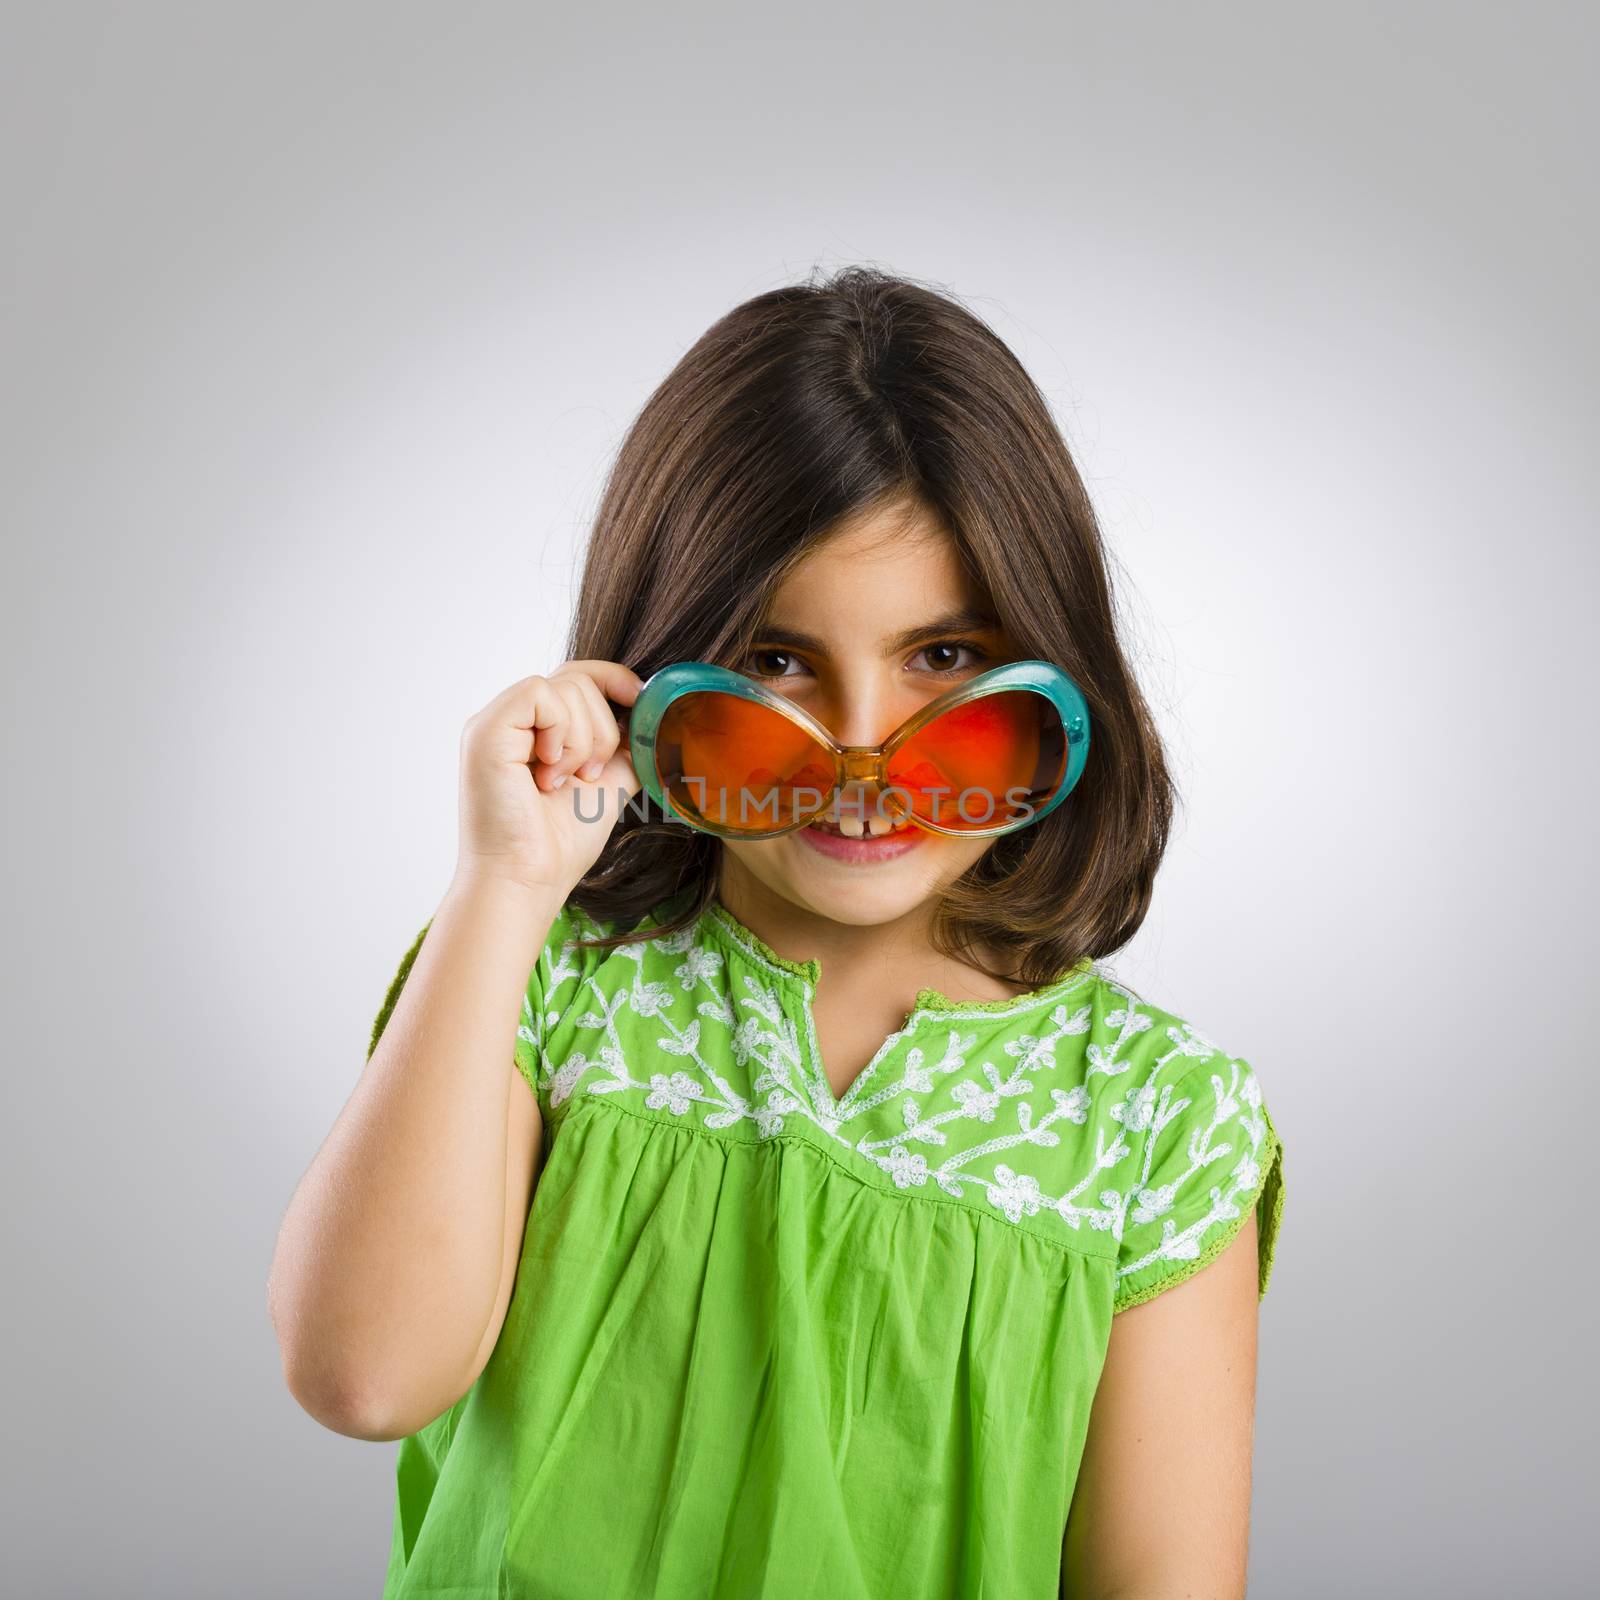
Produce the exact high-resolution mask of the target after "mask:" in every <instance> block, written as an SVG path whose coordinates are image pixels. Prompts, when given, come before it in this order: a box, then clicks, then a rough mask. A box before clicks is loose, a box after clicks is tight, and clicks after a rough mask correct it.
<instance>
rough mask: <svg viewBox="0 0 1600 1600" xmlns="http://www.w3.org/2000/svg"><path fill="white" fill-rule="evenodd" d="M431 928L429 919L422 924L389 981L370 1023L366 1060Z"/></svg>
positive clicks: (369, 1058)
mask: <svg viewBox="0 0 1600 1600" xmlns="http://www.w3.org/2000/svg"><path fill="white" fill-rule="evenodd" d="M432 926H433V918H432V917H429V918H428V920H427V921H426V922H425V923H423V925H422V928H421V931H420V932H419V933H418V934H417V936H416V938H415V939H413V940H412V941H411V948H410V949H409V950H407V951H406V953H405V954H404V955H403V956H402V957H401V958H400V966H399V968H398V970H397V971H396V972H395V975H394V977H392V978H391V979H390V980H389V992H388V993H387V994H386V995H384V997H383V1004H382V1005H381V1006H380V1007H379V1008H378V1015H377V1016H376V1017H375V1018H374V1019H373V1022H372V1036H371V1038H369V1039H368V1040H367V1060H368V1061H370V1060H371V1059H372V1052H373V1051H374V1050H376V1049H377V1048H378V1040H379V1039H381V1038H382V1037H383V1030H384V1029H385V1028H386V1027H388V1025H389V1018H390V1017H391V1016H392V1015H393V1013H394V1008H395V1002H396V1001H397V1000H399V998H400V991H401V990H402V989H403V988H405V986H406V976H407V974H409V973H410V971H411V968H412V966H413V964H414V963H415V961H416V959H417V951H419V950H420V949H421V948H422V940H423V936H424V935H425V934H426V933H427V931H428V929H429V928H431V927H432Z"/></svg>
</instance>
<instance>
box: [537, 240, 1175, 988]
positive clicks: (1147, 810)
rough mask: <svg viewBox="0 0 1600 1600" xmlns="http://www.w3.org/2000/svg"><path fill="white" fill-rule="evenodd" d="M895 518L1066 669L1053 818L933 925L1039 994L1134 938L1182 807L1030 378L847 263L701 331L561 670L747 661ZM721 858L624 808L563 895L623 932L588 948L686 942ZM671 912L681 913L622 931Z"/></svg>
mask: <svg viewBox="0 0 1600 1600" xmlns="http://www.w3.org/2000/svg"><path fill="white" fill-rule="evenodd" d="M814 278H815V274H813V279H814ZM907 497H914V498H915V500H916V501H918V502H920V503H921V505H922V506H923V507H925V508H926V509H927V510H928V511H929V512H931V513H933V514H934V515H936V516H937V518H938V519H939V520H940V521H941V522H942V523H943V524H944V526H945V527H946V528H947V530H948V531H949V533H950V534H951V536H952V537H953V538H954V540H955V541H956V545H957V548H958V549H959V551H960V552H961V557H962V560H963V561H964V562H965V563H966V566H967V569H968V572H969V576H970V577H971V579H972V580H973V581H974V582H975V583H976V584H977V585H978V586H979V587H980V589H982V590H985V591H987V595H988V597H989V598H990V599H991V600H992V602H993V604H994V606H995V608H996V610H997V613H998V615H999V617H1000V619H1001V622H1002V623H1003V625H1004V626H1005V628H1006V630H1007V631H1008V633H1009V634H1010V635H1011V638H1012V640H1013V641H1014V643H1015V644H1016V645H1017V647H1018V648H1019V650H1020V652H1021V654H1022V655H1024V656H1030V657H1041V658H1043V659H1045V660H1048V661H1053V662H1055V663H1056V664H1057V665H1058V666H1060V667H1062V668H1063V669H1064V670H1065V671H1066V672H1068V673H1069V674H1070V675H1071V676H1072V678H1073V679H1074V681H1075V682H1076V683H1077V684H1078V686H1079V687H1080V688H1081V689H1082V690H1083V693H1084V696H1085V698H1086V699H1087V701H1088V704H1089V715H1090V727H1091V743H1090V753H1089V761H1088V765H1087V766H1086V767H1085V768H1084V772H1083V776H1082V778H1081V779H1080V780H1079V782H1078V785H1077V787H1076V788H1075V789H1074V790H1073V791H1072V794H1071V795H1070V796H1069V798H1068V799H1067V801H1066V802H1065V803H1064V804H1062V805H1060V806H1057V807H1056V808H1055V810H1054V811H1052V812H1051V813H1050V814H1049V815H1048V816H1047V817H1044V818H1042V819H1041V820H1040V821H1039V822H1038V823H1037V824H1035V825H1033V826H1030V827H1026V828H1020V829H1018V830H1016V831H1015V832H1014V833H1010V834H1002V835H1000V836H999V837H998V838H996V840H995V841H994V843H993V844H992V845H991V846H990V848H989V849H988V851H986V852H985V854H984V855H983V856H982V857H980V858H979V860H978V861H977V862H976V863H974V865H973V866H972V867H971V868H970V869H969V870H968V871H967V872H965V873H963V874H962V875H961V877H960V878H958V879H957V880H955V881H954V882H953V883H951V884H949V885H947V886H946V887H945V888H944V889H943V890H942V891H941V892H940V903H939V906H938V907H937V910H936V915H935V918H934V940H935V944H936V946H937V947H938V948H939V950H940V951H941V952H942V953H944V954H947V955H952V956H955V957H957V958H958V959H961V960H965V961H968V962H970V963H971V964H973V965H975V966H978V967H979V968H980V969H981V970H983V971H985V972H989V974H990V976H993V977H999V978H1004V979H1006V980H1008V981H1011V982H1020V983H1023V984H1026V985H1028V986H1029V987H1038V986H1041V985H1043V984H1045V983H1048V982H1050V981H1052V980H1053V979H1055V978H1056V977H1058V976H1060V975H1062V974H1063V973H1065V972H1066V971H1067V970H1068V969H1069V968H1070V967H1071V966H1073V965H1074V964H1075V963H1076V962H1077V961H1078V960H1080V959H1081V958H1082V957H1083V956H1085V955H1089V956H1094V957H1100V956H1104V955H1107V954H1109V953H1110V952H1111V951H1113V950H1115V949H1117V948H1119V947H1120V946H1121V945H1123V944H1125V943H1126V942H1127V941H1128V940H1129V939H1130V938H1132V936H1133V935H1134V933H1135V932H1137V930H1138V928H1139V925H1140V924H1141V923H1142V922H1143V921H1144V917H1145V913H1146V912H1147V911H1148V909H1149V906H1150V898H1151V893H1152V889H1153V886H1154V881H1155V875H1156V870H1157V867H1158V866H1159V864H1160V861H1161V858H1162V855H1163V853H1164V852H1165V850H1166V845H1167V838H1168V833H1169V830H1170V827H1171V820H1172V813H1173V801H1174V793H1175V790H1174V784H1173V781H1172V778H1171V776H1170V774H1169V772H1168V768H1167V763H1166V759H1165V756H1164V753H1163V750H1162V746H1161V741H1160V738H1159V736H1158V734H1157V731H1156V727H1155V724H1154V721H1153V719H1152V717H1151V715H1150V712H1149V709H1148V707H1147V706H1146V703H1145V701H1144V698H1143V696H1142V695H1141V693H1140V690H1139V687H1138V685H1137V683H1136V682H1135V680H1134V676H1133V673H1132V671H1131V670H1130V668H1129V664H1128V662H1127V661H1126V660H1125V659H1124V656H1123V651H1122V648H1121V645H1120V643H1119V640H1118V637H1117V628H1116V621H1115V615H1114V606H1113V600H1112V593H1111V584H1110V579H1109V576H1108V572H1107V560H1106V552H1105V550H1104V547H1103V544H1102V540H1101V534H1100V528H1099V524H1098V522H1097V520H1096V518H1095V514H1094V510H1093V508H1092V506H1091V505H1090V503H1089V497H1088V494H1087V493H1086V492H1085V490H1084V486H1083V482H1082V480H1081V479H1080V477H1079V476H1078V471H1077V468H1076V467H1075V466H1074V465H1073V461H1072V457H1071V455H1070V454H1069V453H1068V450H1067V446H1066V443H1065V441H1064V440H1063V438H1062V436H1061V433H1060V431H1059V430H1058V428H1057V427H1056V424H1055V422H1054V420H1053V418H1052V416H1051V414H1050V410H1049V407H1048V405H1047V404H1046V402H1045V400H1044V397H1043V396H1042V395H1041V394H1040V392H1039V390H1038V388H1037V387H1036V386H1035V384H1034V383H1033V380H1032V379H1031V378H1030V377H1029V376H1028V374H1027V373H1026V372H1025V371H1024V370H1023V368H1022V366H1021V364H1020V363H1019V362H1018V360H1017V358H1016V357H1015V356H1014V355H1013V354H1012V352H1011V351H1010V349H1008V348H1007V346H1006V345H1005V344H1004V343H1003V342H1002V341H1001V340H1000V338H999V337H998V336H997V335H996V334H995V333H994V332H993V331H992V330H991V329H990V328H989V327H988V326H987V325H986V324H985V323H983V322H982V321H980V320H979V319H978V317H976V316H975V315H974V314H973V313H971V312H970V311H968V310H967V309H966V308H965V307H963V306H961V305H959V304H958V303H956V301H954V300H953V299H951V298H949V297H948V296H946V295H945V294H942V293H937V292H935V291H934V290H932V289H930V288H928V287H925V286H923V285H922V284H919V283H917V282H915V281H913V280H908V279H905V278H902V277H892V276H889V275H888V274H886V273H884V272H882V271H879V270H878V269H876V268H873V267H867V266H860V265H853V266H848V267H845V268H843V269H842V270H840V271H837V272H835V273H834V274H833V275H832V276H830V277H827V278H825V279H823V280H822V281H820V282H818V281H810V282H805V283H800V284H795V285H791V286H789V287H787V288H781V289H774V290H771V291H770V292H768V293H765V294H759V295H756V296H755V297H754V298H752V299H749V300H746V301H745V302H744V303H743V304H742V305H739V306H736V307H735V308H734V309H733V310H732V311H730V312H728V313H727V315H725V316H723V317H722V318H720V319H719V320H718V321H717V322H715V323H713V324H712V326H711V327H710V328H708V329H707V330H706V332H705V333H704V334H703V335H702V336H701V337H700V338H699V339H698V340H697V341H696V342H695V344H694V345H693V346H692V347H691V348H690V349H689V350H688V351H687V352H686V353H685V355H684V356H683V358H682V359H681V360H680V361H679V362H678V364H677V365H676V366H675V367H674V368H673V369H672V371H671V372H670V373H668V375H667V377H666V378H665V379H664V381H663V382H662V383H661V385H660V386H659V387H658V388H657V389H656V391H655V392H654V393H653V394H652V395H651V396H650V398H649V399H648V400H647V401H646V403H645V405H644V407H643V409H642V410H641V411H640V413H639V415H638V417H637V418H636V419H635V421H634V423H633V425H632V427H631V428H630V429H629V431H628V433H627V436H626V437H625V439H624V440H623V443H622V446H621V448H620V450H619V451H618V454H617V457H616V460H615V462H614V463H613V465H612V468H611V471H610V474H609V476H608V478H607V481H606V485H605V488H604V490H603V492H602V495H601V500H600V505H599V508H598V511H597V513H596V518H595V525H594V530H593V533H592V535H591V538H590V540H589V544H588V550H587V553H586V556H585V562H584V571H583V578H582V582H581V586H580V589H579V595H578V603H577V607H576V610H575V612H574V616H573V621H572V626H571V630H570V632H569V635H568V645H567V656H568V658H569V659H581V658H593V659H601V660H608V661H620V662H622V663H624V664H625V665H627V666H629V667H631V668H632V669H633V670H634V671H635V672H637V673H638V674H639V675H640V676H641V677H648V676H649V675H650V674H651V673H652V672H654V671H656V670H657V669H658V668H659V667H662V666H665V665H667V664H668V663H669V662H673V661H685V660H693V661H718V662H723V663H724V664H727V663H729V662H732V661H737V660H740V659H742V657H743V655H744V653H745V652H746V651H748V650H749V649H750V648H751V646H752V643H753V640H754V639H755V638H756V637H757V633H756V630H757V626H758V624H759V622H760V620H761V618H762V614H763V612H764V610H765V608H766V606H767V604H768V602H769V599H770V597H771V595H772V593H773V592H774V591H775V589H776V588H777V586H778V584H779V583H780V582H781V581H782V578H783V576H784V575H785V574H786V572H787V571H788V570H789V569H790V568H791V567H792V566H793V565H794V563H795V562H797V561H798V560H800V559H801V558H802V557H803V556H804V555H805V554H806V553H807V552H808V551H809V550H810V549H811V548H812V547H814V546H815V545H816V544H817V543H818V542H819V541H820V540H822V539H823V538H825V537H826V536H827V535H828V534H829V533H830V532H831V531H833V529H834V528H835V527H836V526H837V525H838V524H839V523H840V522H841V521H843V520H844V519H846V518H848V517H852V516H854V515H857V514H860V513H862V512H865V511H868V510H871V509H877V508H880V507H885V506H887V505H890V504H893V503H894V502H897V501H902V500H904V499H906V498H907ZM635 808H637V811H642V812H645V813H646V815H644V816H642V817H641V816H640V815H638V814H636V809H635ZM719 849H720V841H719V840H717V839H716V838H714V837H712V836H710V835H706V834H701V833H698V832H695V831H693V830H691V829H689V828H687V827H685V826H684V825H683V824H682V823H680V822H675V821H668V820H666V819H665V818H664V817H663V816H662V815H661V813H660V811H659V809H658V808H656V807H655V806H654V803H653V802H650V801H649V800H648V796H647V795H646V794H645V793H644V792H643V791H641V792H640V794H639V795H638V796H637V797H635V799H634V800H633V801H631V802H630V803H629V806H628V807H626V808H625V809H624V813H623V816H622V817H621V818H620V819H619V820H618V822H617V824H616V827H615V829H614V831H613V833H612V835H611V838H610V840H609V841H608V843H607V845H606V848H605V849H604V851H603V852H602V853H601V855H600V857H599V858H598V860H597V861H596V862H595V864H594V866H593V867H592V868H591V870H590V871H589V872H588V873H587V874H585V876H584V878H583V879H582V881H581V882H579V883H578V884H577V885H576V887H575V888H574V890H573V892H572V894H571V896H570V897H569V898H570V901H571V902H572V903H574V904H576V905H577V906H578V907H579V908H580V909H582V910H583V911H585V912H588V913H589V914H590V915H592V916H594V917H596V918H598V919H601V920H606V919H613V918H614V919H619V920H618V923H617V926H618V928H619V929H621V930H624V931H619V932H614V933H612V934H610V935H609V936H607V937H605V938H603V939H594V940H589V941H587V943H588V944H590V945H591V946H596V947H601V946H603V947H610V946H613V945H617V944H622V943H627V942H631V940H633V939H639V938H646V937H660V935H661V934H662V933H663V932H664V931H667V930H677V929H680V928H683V927H685V926H687V925H688V924H689V923H690V922H692V921H693V920H694V919H695V918H696V917H698V916H699V915H700V914H701V913H702V912H703V911H704V910H705V908H706V907H707V905H708V904H709V903H710V901H711V900H712V898H713V897H714V895H715V892H716V876H717V871H716V869H717V855H718V851H719ZM669 898H673V899H680V898H681V904H680V905H679V906H678V907H676V908H666V907H663V909H662V911H661V912H658V918H659V920H658V921H655V922H653V923H652V924H651V925H650V926H649V927H648V928H645V929H639V928H637V924H638V923H639V921H640V920H641V919H642V918H643V917H644V915H645V914H646V913H647V912H649V911H650V910H652V909H655V908H657V907H658V906H661V904H662V902H664V901H666V900H668V899H669ZM626 930H634V931H633V932H631V933H630V932H629V931H626ZM975 945H977V946H981V947H987V948H989V949H994V950H1004V951H1007V952H1009V953H1011V954H1012V956H1013V957H1014V967H1013V970H1012V971H1010V972H1006V973H995V972H993V971H991V969H989V968H988V967H987V965H985V964H984V963H983V962H982V961H981V960H980V959H978V957H977V956H976V954H975V950H974V946H975Z"/></svg>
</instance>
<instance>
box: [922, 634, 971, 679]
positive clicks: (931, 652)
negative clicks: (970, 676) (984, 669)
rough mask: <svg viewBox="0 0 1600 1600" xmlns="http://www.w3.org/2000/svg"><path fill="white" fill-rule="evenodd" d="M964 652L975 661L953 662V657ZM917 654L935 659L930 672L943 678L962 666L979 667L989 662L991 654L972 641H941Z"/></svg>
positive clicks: (927, 646)
mask: <svg viewBox="0 0 1600 1600" xmlns="http://www.w3.org/2000/svg"><path fill="white" fill-rule="evenodd" d="M962 651H966V653H967V654H968V655H969V656H971V657H972V658H973V659H972V660H970V661H966V662H957V661H952V660H951V659H950V657H951V656H952V655H959V654H960V653H961V652H962ZM917 654H918V655H919V656H929V657H933V658H934V664H933V665H932V666H931V667H930V668H929V670H930V671H932V672H934V673H936V674H939V675H941V676H949V675H950V674H951V673H953V672H958V671H960V669H961V667H962V666H979V665H981V664H982V663H983V662H985V661H987V660H989V652H988V651H987V650H985V649H984V648H983V646H982V645H980V644H977V643H975V642H974V641H973V640H971V639H940V640H938V641H936V642H935V643H933V644H927V645H924V646H923V647H922V648H921V649H920V650H919V651H918V652H917Z"/></svg>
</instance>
